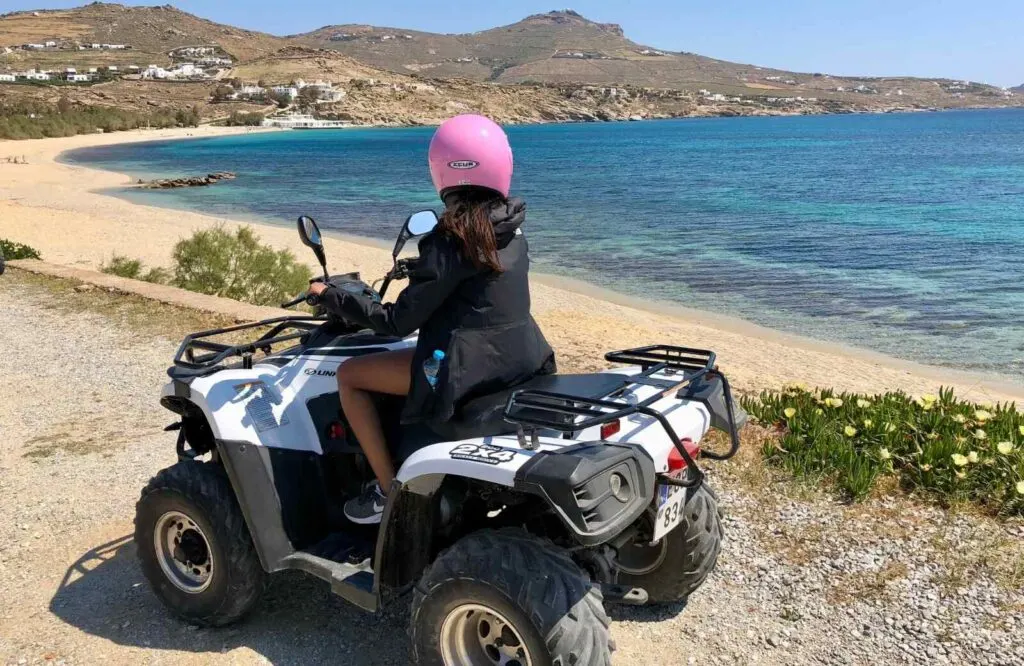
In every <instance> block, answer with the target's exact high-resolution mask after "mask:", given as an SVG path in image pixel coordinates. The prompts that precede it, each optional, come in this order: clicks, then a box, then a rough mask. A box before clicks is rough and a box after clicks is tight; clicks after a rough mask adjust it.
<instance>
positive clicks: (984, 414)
mask: <svg viewBox="0 0 1024 666" xmlns="http://www.w3.org/2000/svg"><path fill="white" fill-rule="evenodd" d="M974 418H975V420H976V421H977V422H978V423H984V422H985V421H988V420H989V419H990V418H992V413H991V412H988V411H985V410H984V409H979V410H977V411H976V412H974Z"/></svg>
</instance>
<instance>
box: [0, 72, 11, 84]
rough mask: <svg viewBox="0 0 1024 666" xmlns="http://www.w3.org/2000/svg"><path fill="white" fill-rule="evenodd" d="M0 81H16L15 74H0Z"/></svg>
mask: <svg viewBox="0 0 1024 666" xmlns="http://www.w3.org/2000/svg"><path fill="white" fill-rule="evenodd" d="M0 81H2V82H4V83H14V74H0Z"/></svg>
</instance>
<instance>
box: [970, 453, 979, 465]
mask: <svg viewBox="0 0 1024 666" xmlns="http://www.w3.org/2000/svg"><path fill="white" fill-rule="evenodd" d="M967 459H968V460H970V461H971V462H972V463H976V462H978V452H977V451H971V452H970V453H968V454H967Z"/></svg>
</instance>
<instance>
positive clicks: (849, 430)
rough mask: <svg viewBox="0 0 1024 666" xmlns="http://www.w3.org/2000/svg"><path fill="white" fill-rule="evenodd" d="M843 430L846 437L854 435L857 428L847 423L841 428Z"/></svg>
mask: <svg viewBox="0 0 1024 666" xmlns="http://www.w3.org/2000/svg"><path fill="white" fill-rule="evenodd" d="M843 432H845V433H846V436H847V437H853V436H854V435H856V434H857V429H856V428H854V427H853V426H849V425H848V426H846V428H844V429H843Z"/></svg>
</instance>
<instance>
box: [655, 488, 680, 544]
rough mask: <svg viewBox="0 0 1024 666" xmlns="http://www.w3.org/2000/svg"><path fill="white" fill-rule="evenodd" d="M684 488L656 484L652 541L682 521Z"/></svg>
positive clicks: (658, 539) (657, 539) (659, 538)
mask: <svg viewBox="0 0 1024 666" xmlns="http://www.w3.org/2000/svg"><path fill="white" fill-rule="evenodd" d="M685 501H686V488H681V487H679V486H669V485H660V486H658V513H657V515H656V516H655V518H654V541H660V540H661V538H662V537H663V536H665V535H666V534H668V533H669V532H671V531H672V530H673V529H675V528H676V526H677V525H679V523H681V522H682V521H683V511H684V509H685V506H684V504H685Z"/></svg>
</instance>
